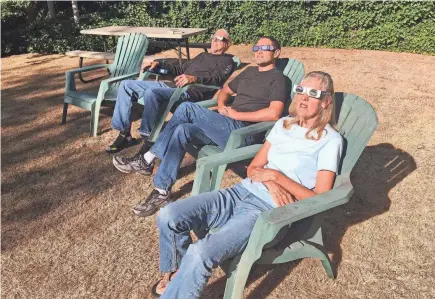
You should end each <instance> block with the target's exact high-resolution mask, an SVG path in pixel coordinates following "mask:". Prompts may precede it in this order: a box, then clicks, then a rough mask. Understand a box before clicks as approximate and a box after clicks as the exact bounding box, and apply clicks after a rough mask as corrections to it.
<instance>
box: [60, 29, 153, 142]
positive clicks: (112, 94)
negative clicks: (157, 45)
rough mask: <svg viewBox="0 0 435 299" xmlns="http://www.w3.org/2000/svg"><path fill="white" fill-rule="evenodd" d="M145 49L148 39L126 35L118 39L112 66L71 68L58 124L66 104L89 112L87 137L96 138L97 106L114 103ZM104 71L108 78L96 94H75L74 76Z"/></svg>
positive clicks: (137, 69)
mask: <svg viewBox="0 0 435 299" xmlns="http://www.w3.org/2000/svg"><path fill="white" fill-rule="evenodd" d="M147 48H148V38H147V37H146V36H145V35H144V34H141V33H130V34H127V35H123V36H122V37H120V38H119V39H118V44H117V46H116V54H115V59H114V61H113V63H112V64H97V65H91V66H87V67H83V68H78V69H73V70H70V71H67V72H66V73H65V76H66V87H65V97H64V104H63V114H62V124H65V122H66V115H67V112H68V105H69V104H72V105H75V106H79V107H82V108H84V109H86V110H88V111H90V112H91V136H97V131H98V119H99V112H100V107H101V105H102V104H103V102H104V101H116V96H117V93H118V87H119V84H120V82H121V81H122V80H126V79H132V78H136V77H137V76H138V75H139V71H140V67H141V65H142V60H143V58H144V56H145V52H146V50H147ZM101 68H107V69H109V71H110V74H111V76H110V78H109V79H105V80H102V81H101V84H100V88H99V90H98V92H95V93H87V92H80V91H77V89H76V86H75V81H74V75H75V74H79V73H84V72H88V71H93V70H97V69H101Z"/></svg>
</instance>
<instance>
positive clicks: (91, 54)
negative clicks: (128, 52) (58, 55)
mask: <svg viewBox="0 0 435 299" xmlns="http://www.w3.org/2000/svg"><path fill="white" fill-rule="evenodd" d="M65 55H66V56H70V57H79V58H80V59H79V67H80V68H82V67H83V58H95V59H104V60H106V63H107V64H108V63H109V60H113V59H114V58H115V53H109V52H95V51H82V50H73V51H68V52H65ZM107 72H108V73H109V75H110V70H109V69H107ZM78 76H79V79H80V81H82V82H83V83H89V82H92V81H95V80H98V79H101V77H98V78H94V79H92V80H85V79H83V77H82V74H81V73H78Z"/></svg>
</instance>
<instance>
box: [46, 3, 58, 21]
mask: <svg viewBox="0 0 435 299" xmlns="http://www.w3.org/2000/svg"><path fill="white" fill-rule="evenodd" d="M47 4H48V15H49V16H50V19H54V18H56V11H55V10H54V2H53V1H50V0H47Z"/></svg>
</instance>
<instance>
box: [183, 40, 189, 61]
mask: <svg viewBox="0 0 435 299" xmlns="http://www.w3.org/2000/svg"><path fill="white" fill-rule="evenodd" d="M184 41H185V42H186V54H187V60H190V51H189V38H188V37H186V39H185V40H184Z"/></svg>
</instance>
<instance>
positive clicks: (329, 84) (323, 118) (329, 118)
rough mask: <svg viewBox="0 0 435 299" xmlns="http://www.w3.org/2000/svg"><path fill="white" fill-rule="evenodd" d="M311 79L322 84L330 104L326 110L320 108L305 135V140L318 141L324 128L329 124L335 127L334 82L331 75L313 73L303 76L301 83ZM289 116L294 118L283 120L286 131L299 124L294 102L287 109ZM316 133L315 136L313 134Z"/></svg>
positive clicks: (318, 72)
mask: <svg viewBox="0 0 435 299" xmlns="http://www.w3.org/2000/svg"><path fill="white" fill-rule="evenodd" d="M311 78H319V79H320V82H321V84H322V88H324V89H325V90H326V91H327V92H329V93H330V94H331V95H330V96H331V100H332V101H331V104H329V105H328V106H327V107H326V108H323V107H321V108H320V113H319V115H318V116H317V119H316V121H315V122H314V125H313V127H312V128H309V130H308V131H307V133H305V138H307V139H311V140H319V139H320V138H321V137H322V134H323V130H324V129H325V126H326V125H327V124H328V123H329V124H330V125H331V126H333V127H334V126H335V117H334V113H335V102H334V97H333V94H334V82H333V81H332V78H331V75H329V74H328V73H325V72H320V71H314V72H309V73H308V74H306V75H305V76H304V78H303V79H302V81H306V80H310V79H311ZM289 114H290V115H292V116H294V117H293V118H291V119H286V120H284V123H283V127H284V129H286V130H289V129H290V128H291V126H292V125H294V124H300V121H301V120H300V118H299V117H298V116H297V115H296V102H295V101H292V103H291V104H290V108H289ZM313 133H316V134H313Z"/></svg>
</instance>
